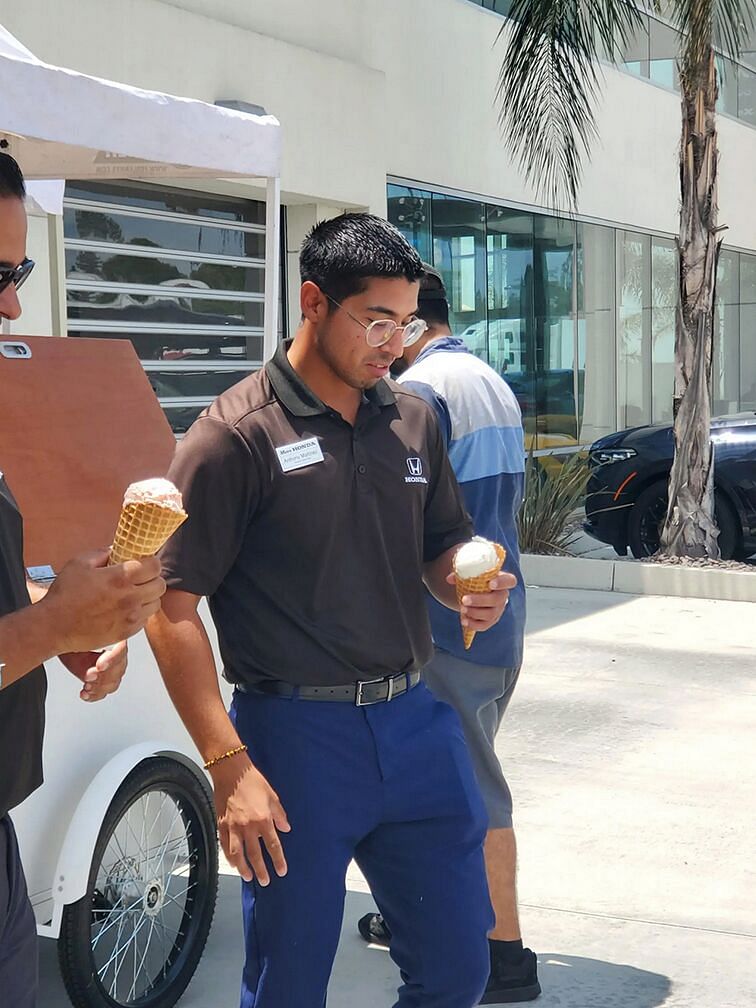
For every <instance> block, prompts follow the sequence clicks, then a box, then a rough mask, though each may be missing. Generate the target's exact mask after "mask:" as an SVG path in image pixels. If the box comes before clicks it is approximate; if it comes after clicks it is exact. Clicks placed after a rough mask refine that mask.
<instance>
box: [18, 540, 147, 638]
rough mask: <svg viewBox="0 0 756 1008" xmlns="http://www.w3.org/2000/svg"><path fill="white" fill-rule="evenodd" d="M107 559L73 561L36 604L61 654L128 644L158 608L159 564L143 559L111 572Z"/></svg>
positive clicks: (99, 555) (98, 555) (98, 554)
mask: <svg viewBox="0 0 756 1008" xmlns="http://www.w3.org/2000/svg"><path fill="white" fill-rule="evenodd" d="M108 555H109V553H108V550H97V551H95V552H92V553H86V554H84V555H82V556H80V557H76V558H75V559H74V560H71V561H70V562H69V563H67V564H66V566H65V567H64V568H63V569H62V570H61V572H60V574H59V575H58V576H57V578H56V579H55V581H54V583H53V584H52V586H51V587H50V590H49V591H48V593H47V595H46V596H45V597H44V598H43V599H42V601H41V602H38V603H37V605H38V606H40V607H44V609H45V611H46V612H47V614H48V618H49V619H50V621H51V624H52V626H53V627H54V629H55V632H56V638H57V639H58V640H59V642H60V644H59V648H58V650H59V652H60V653H64V652H69V651H96V650H97V649H99V648H102V647H104V646H105V645H107V644H113V643H114V642H116V641H121V640H126V639H127V638H128V637H132V636H133V635H134V634H135V633H138V631H139V630H141V629H142V627H143V626H144V625H145V623H146V622H147V620H148V619H149V618H150V616H153V615H154V614H155V613H156V612H158V610H159V609H160V599H161V598H162V596H163V594H164V593H165V581H163V579H162V577H161V576H160V561H159V560H157V558H156V557H145V558H144V559H143V560H127V561H126V563H123V564H116V565H115V566H113V567H108V566H107V563H108ZM35 608H36V607H35Z"/></svg>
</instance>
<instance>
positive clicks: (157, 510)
mask: <svg viewBox="0 0 756 1008" xmlns="http://www.w3.org/2000/svg"><path fill="white" fill-rule="evenodd" d="M186 518H187V515H186V512H185V511H177V510H176V509H175V508H168V507H162V506H161V505H160V504H153V503H149V502H145V501H139V502H137V503H134V504H126V505H125V506H124V507H123V509H122V511H121V517H120V519H119V520H118V527H117V529H116V532H115V536H114V537H113V545H112V547H111V549H110V559H109V561H108V564H109V565H111V566H112V565H113V564H118V563H123V562H124V561H125V560H139V559H141V558H142V557H147V556H154V555H155V554H156V553H157V551H158V550H159V549H160V548H161V547H162V546H164V545H165V543H166V542H167V541H168V540H169V539H170V537H171V536H172V535H173V533H174V532H175V531H176V529H177V528H178V527H179V526H180V525H182V524H183V523H184V522H185V521H186Z"/></svg>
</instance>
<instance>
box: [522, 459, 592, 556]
mask: <svg viewBox="0 0 756 1008" xmlns="http://www.w3.org/2000/svg"><path fill="white" fill-rule="evenodd" d="M562 457H563V456H559V458H560V459H561V458H562ZM556 460H557V456H549V464H546V465H544V463H543V456H539V457H537V458H536V457H535V456H534V455H533V451H532V449H531V451H530V452H529V454H528V458H527V461H526V463H525V499H524V500H523V502H522V507H521V509H520V513H519V515H518V518H517V529H518V533H519V538H520V550H521V551H522V552H523V553H552V554H553V553H559V554H566V553H569V547H570V545H571V544H572V543H573V542H574V541H575V539H577V537H578V534H579V533H578V530H577V528H576V525H575V521H576V512H577V511H578V510H579V509H580V508H582V507H583V505H584V504H585V491H586V486H587V483H588V475H589V474H588V465H587V462H586V460H585V458H584V457H583V456H581V455H579V454H575V455H570V456H567V457H566V458H565V460H564V462H561V464H555V463H556Z"/></svg>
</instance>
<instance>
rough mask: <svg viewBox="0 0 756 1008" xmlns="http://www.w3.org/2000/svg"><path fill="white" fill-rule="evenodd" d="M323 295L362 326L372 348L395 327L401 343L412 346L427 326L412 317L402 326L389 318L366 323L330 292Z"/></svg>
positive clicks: (392, 331)
mask: <svg viewBox="0 0 756 1008" xmlns="http://www.w3.org/2000/svg"><path fill="white" fill-rule="evenodd" d="M323 293H324V294H325V291H323ZM325 296H326V297H327V298H328V300H329V301H330V302H331V304H334V305H336V307H337V308H341V310H342V311H343V312H345V313H346V314H347V315H348V316H349V318H350V319H351V320H352V321H353V322H356V323H357V325H361V326H362V328H363V329H364V330H365V339H366V340H367V345H368V346H369V347H373V349H377V348H378V347H382V346H383V345H384V344H386V343H388V341H389V340H390V339H391V338H392V337H393V335H394V333H395V332H396V331H397V329H401V330H402V332H403V336H404V338H403V345H404V346H406V347H408V346H412V344H413V343H417V341H418V340H419V339H420V337H421V336H422V335H423V333H424V332H425V330H426V329H427V328H428V325H427V323H426V322H424V321H423V319H413V320H412V321H411V322H408V323H407V325H403V326H401V325H397V324H396V322H393V321H392V320H391V319H376V321H375V322H370V323H369V324H368V323H367V322H362V321H360V319H358V318H356V317H355V316H354V315H352V313H351V312H350V311H347V310H346V308H345V307H344V306H343V305H342V304H339V302H338V301H337V300H336V299H335V298H332V297H331V295H330V294H326V295H325Z"/></svg>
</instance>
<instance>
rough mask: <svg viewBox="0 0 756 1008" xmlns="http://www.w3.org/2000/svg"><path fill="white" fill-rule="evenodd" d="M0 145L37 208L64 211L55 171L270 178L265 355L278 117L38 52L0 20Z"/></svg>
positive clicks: (273, 308)
mask: <svg viewBox="0 0 756 1008" xmlns="http://www.w3.org/2000/svg"><path fill="white" fill-rule="evenodd" d="M0 94H2V96H3V107H2V110H0V145H2V147H3V149H4V150H6V151H7V152H8V153H9V154H11V155H13V157H14V158H16V160H17V161H18V162H19V164H20V165H21V168H22V170H23V172H24V175H25V177H26V178H27V180H29V183H30V185H29V192H30V197H31V199H32V201H33V203H34V204H36V207H37V208H38V209H41V210H43V211H44V212H47V213H61V212H62V195H63V184H62V183H61V182H60V181H56V180H60V179H66V178H71V179H102V180H105V179H123V178H134V179H142V180H145V179H146V180H155V179H160V178H165V179H211V178H224V179H225V178H233V177H244V178H265V179H267V198H266V201H267V208H266V211H267V212H266V254H265V274H266V275H265V335H264V344H263V350H264V357H265V359H267V358H268V357H269V356H270V355H271V354H272V353H273V351H274V349H275V345H276V341H277V328H278V325H277V323H278V320H277V313H278V275H279V221H280V179H279V176H280V161H281V127H280V125H279V123H278V120H277V119H276V118H275V117H274V116H271V115H250V114H248V113H246V112H240V111H237V110H235V109H229V108H222V107H220V106H218V105H210V104H208V103H206V102H201V101H197V100H195V99H191V98H178V97H175V96H174V95H167V94H162V93H160V92H157V91H144V90H142V89H140V88H134V87H129V86H128V85H126V84H117V83H114V82H113V81H107V80H102V79H100V78H98V77H89V76H87V75H86V74H81V73H78V72H76V71H73V70H67V69H65V68H63V67H56V66H51V65H49V64H47V63H43V62H41V61H40V60H38V59H37V58H36V57H35V56H34V55H33V54H32V53H31V52H30V51H29V50H28V49H27V48H26V47H25V46H23V45H22V44H21V43H20V42H19V41H18V40H17V39H16V38H14V37H13V36H12V35H11V34H10V33H9V32H8V31H6V29H5V28H3V26H2V25H0Z"/></svg>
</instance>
